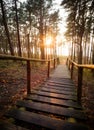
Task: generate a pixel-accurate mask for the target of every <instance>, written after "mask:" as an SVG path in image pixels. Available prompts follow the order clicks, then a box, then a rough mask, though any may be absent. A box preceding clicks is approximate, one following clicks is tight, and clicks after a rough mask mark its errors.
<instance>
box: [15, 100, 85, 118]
mask: <svg viewBox="0 0 94 130" xmlns="http://www.w3.org/2000/svg"><path fill="white" fill-rule="evenodd" d="M17 106H20V107H25V108H27V109H28V110H29V111H32V110H34V111H35V110H36V111H38V112H46V113H50V114H54V115H57V116H61V117H62V116H65V117H73V118H76V119H81V120H86V119H87V117H86V116H85V114H84V112H83V111H82V110H75V109H69V108H64V107H58V106H54V105H49V104H46V103H39V102H37V103H36V102H31V101H28V100H24V101H18V102H17Z"/></svg>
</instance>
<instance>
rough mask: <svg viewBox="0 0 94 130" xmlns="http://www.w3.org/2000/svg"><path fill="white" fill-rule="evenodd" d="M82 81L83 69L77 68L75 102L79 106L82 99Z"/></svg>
mask: <svg viewBox="0 0 94 130" xmlns="http://www.w3.org/2000/svg"><path fill="white" fill-rule="evenodd" d="M82 80H83V68H82V67H78V86H77V100H78V103H80V104H81V97H82Z"/></svg>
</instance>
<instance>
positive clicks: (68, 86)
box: [45, 82, 76, 89]
mask: <svg viewBox="0 0 94 130" xmlns="http://www.w3.org/2000/svg"><path fill="white" fill-rule="evenodd" d="M45 85H50V86H57V87H64V88H70V89H73V88H76V87H75V86H73V85H72V86H71V85H66V84H55V83H49V82H47V83H46V84H45Z"/></svg>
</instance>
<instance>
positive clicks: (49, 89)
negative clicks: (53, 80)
mask: <svg viewBox="0 0 94 130" xmlns="http://www.w3.org/2000/svg"><path fill="white" fill-rule="evenodd" d="M41 91H47V92H53V93H57V94H65V95H74V96H76V95H77V94H76V92H72V91H67V90H62V91H61V90H57V89H53V88H46V87H45V88H44V87H42V88H41Z"/></svg>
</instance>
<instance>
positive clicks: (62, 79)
mask: <svg viewBox="0 0 94 130" xmlns="http://www.w3.org/2000/svg"><path fill="white" fill-rule="evenodd" d="M49 81H57V82H58V81H59V82H63V81H66V82H69V83H73V81H72V80H71V78H60V77H59V78H55V77H54V78H52V77H51V78H50V79H49Z"/></svg>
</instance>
